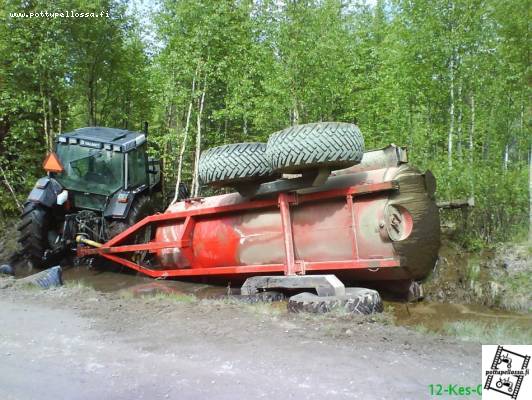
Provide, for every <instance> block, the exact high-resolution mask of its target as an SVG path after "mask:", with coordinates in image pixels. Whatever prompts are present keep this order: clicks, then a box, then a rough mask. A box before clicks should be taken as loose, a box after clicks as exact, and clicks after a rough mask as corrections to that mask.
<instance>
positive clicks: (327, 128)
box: [266, 122, 364, 173]
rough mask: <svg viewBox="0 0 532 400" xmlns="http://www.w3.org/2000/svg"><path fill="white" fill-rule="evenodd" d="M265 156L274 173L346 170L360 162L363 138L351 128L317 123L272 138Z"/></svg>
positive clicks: (296, 126)
mask: <svg viewBox="0 0 532 400" xmlns="http://www.w3.org/2000/svg"><path fill="white" fill-rule="evenodd" d="M266 153H267V156H268V159H269V160H270V164H271V167H272V169H273V170H274V171H276V172H283V173H294V172H301V171H303V170H307V169H316V168H330V169H340V168H347V167H350V166H352V165H355V164H358V163H359V162H360V161H361V160H362V156H363V154H364V138H363V137H362V133H361V132H360V130H359V129H358V127H357V126H356V125H354V124H347V123H342V122H318V123H312V124H304V125H295V126H291V127H290V128H286V129H283V130H282V131H279V132H276V133H274V134H272V135H271V136H270V138H269V139H268V145H267V150H266Z"/></svg>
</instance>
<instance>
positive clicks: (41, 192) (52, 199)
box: [27, 176, 63, 207]
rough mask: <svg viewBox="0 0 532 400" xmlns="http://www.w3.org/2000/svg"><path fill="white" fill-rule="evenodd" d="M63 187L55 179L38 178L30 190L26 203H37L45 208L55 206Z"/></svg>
mask: <svg viewBox="0 0 532 400" xmlns="http://www.w3.org/2000/svg"><path fill="white" fill-rule="evenodd" d="M62 190H63V187H62V186H61V185H60V184H59V182H57V181H56V180H55V179H53V178H50V177H47V176H46V177H43V178H40V179H39V180H38V181H37V183H36V184H35V186H34V187H33V189H32V190H31V192H30V194H29V196H28V199H27V201H31V202H33V203H39V204H42V205H44V206H46V207H52V206H54V205H55V204H56V201H57V195H58V194H59V193H61V191H62Z"/></svg>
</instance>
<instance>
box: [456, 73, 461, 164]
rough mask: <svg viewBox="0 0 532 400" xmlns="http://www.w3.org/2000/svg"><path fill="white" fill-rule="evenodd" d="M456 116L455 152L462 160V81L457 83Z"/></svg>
mask: <svg viewBox="0 0 532 400" xmlns="http://www.w3.org/2000/svg"><path fill="white" fill-rule="evenodd" d="M457 101H458V116H457V121H456V125H457V126H456V129H457V131H456V152H457V153H458V160H460V163H461V162H462V82H461V81H460V82H459V83H458V99H457Z"/></svg>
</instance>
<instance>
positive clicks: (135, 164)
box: [127, 145, 148, 188]
mask: <svg viewBox="0 0 532 400" xmlns="http://www.w3.org/2000/svg"><path fill="white" fill-rule="evenodd" d="M127 167H128V171H127V186H128V188H131V187H136V186H140V185H144V184H147V183H148V182H147V174H146V169H147V166H146V145H142V146H140V147H139V148H137V149H135V150H133V151H132V152H130V153H128V156H127Z"/></svg>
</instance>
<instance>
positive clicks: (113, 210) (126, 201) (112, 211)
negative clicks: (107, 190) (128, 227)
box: [103, 190, 135, 219]
mask: <svg viewBox="0 0 532 400" xmlns="http://www.w3.org/2000/svg"><path fill="white" fill-rule="evenodd" d="M133 200H135V193H133V192H130V191H127V190H120V191H118V192H117V193H115V194H114V196H113V197H111V199H110V200H109V204H107V207H105V210H104V212H103V216H104V217H105V218H112V219H125V218H126V217H127V215H128V213H129V209H130V208H131V204H133Z"/></svg>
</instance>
